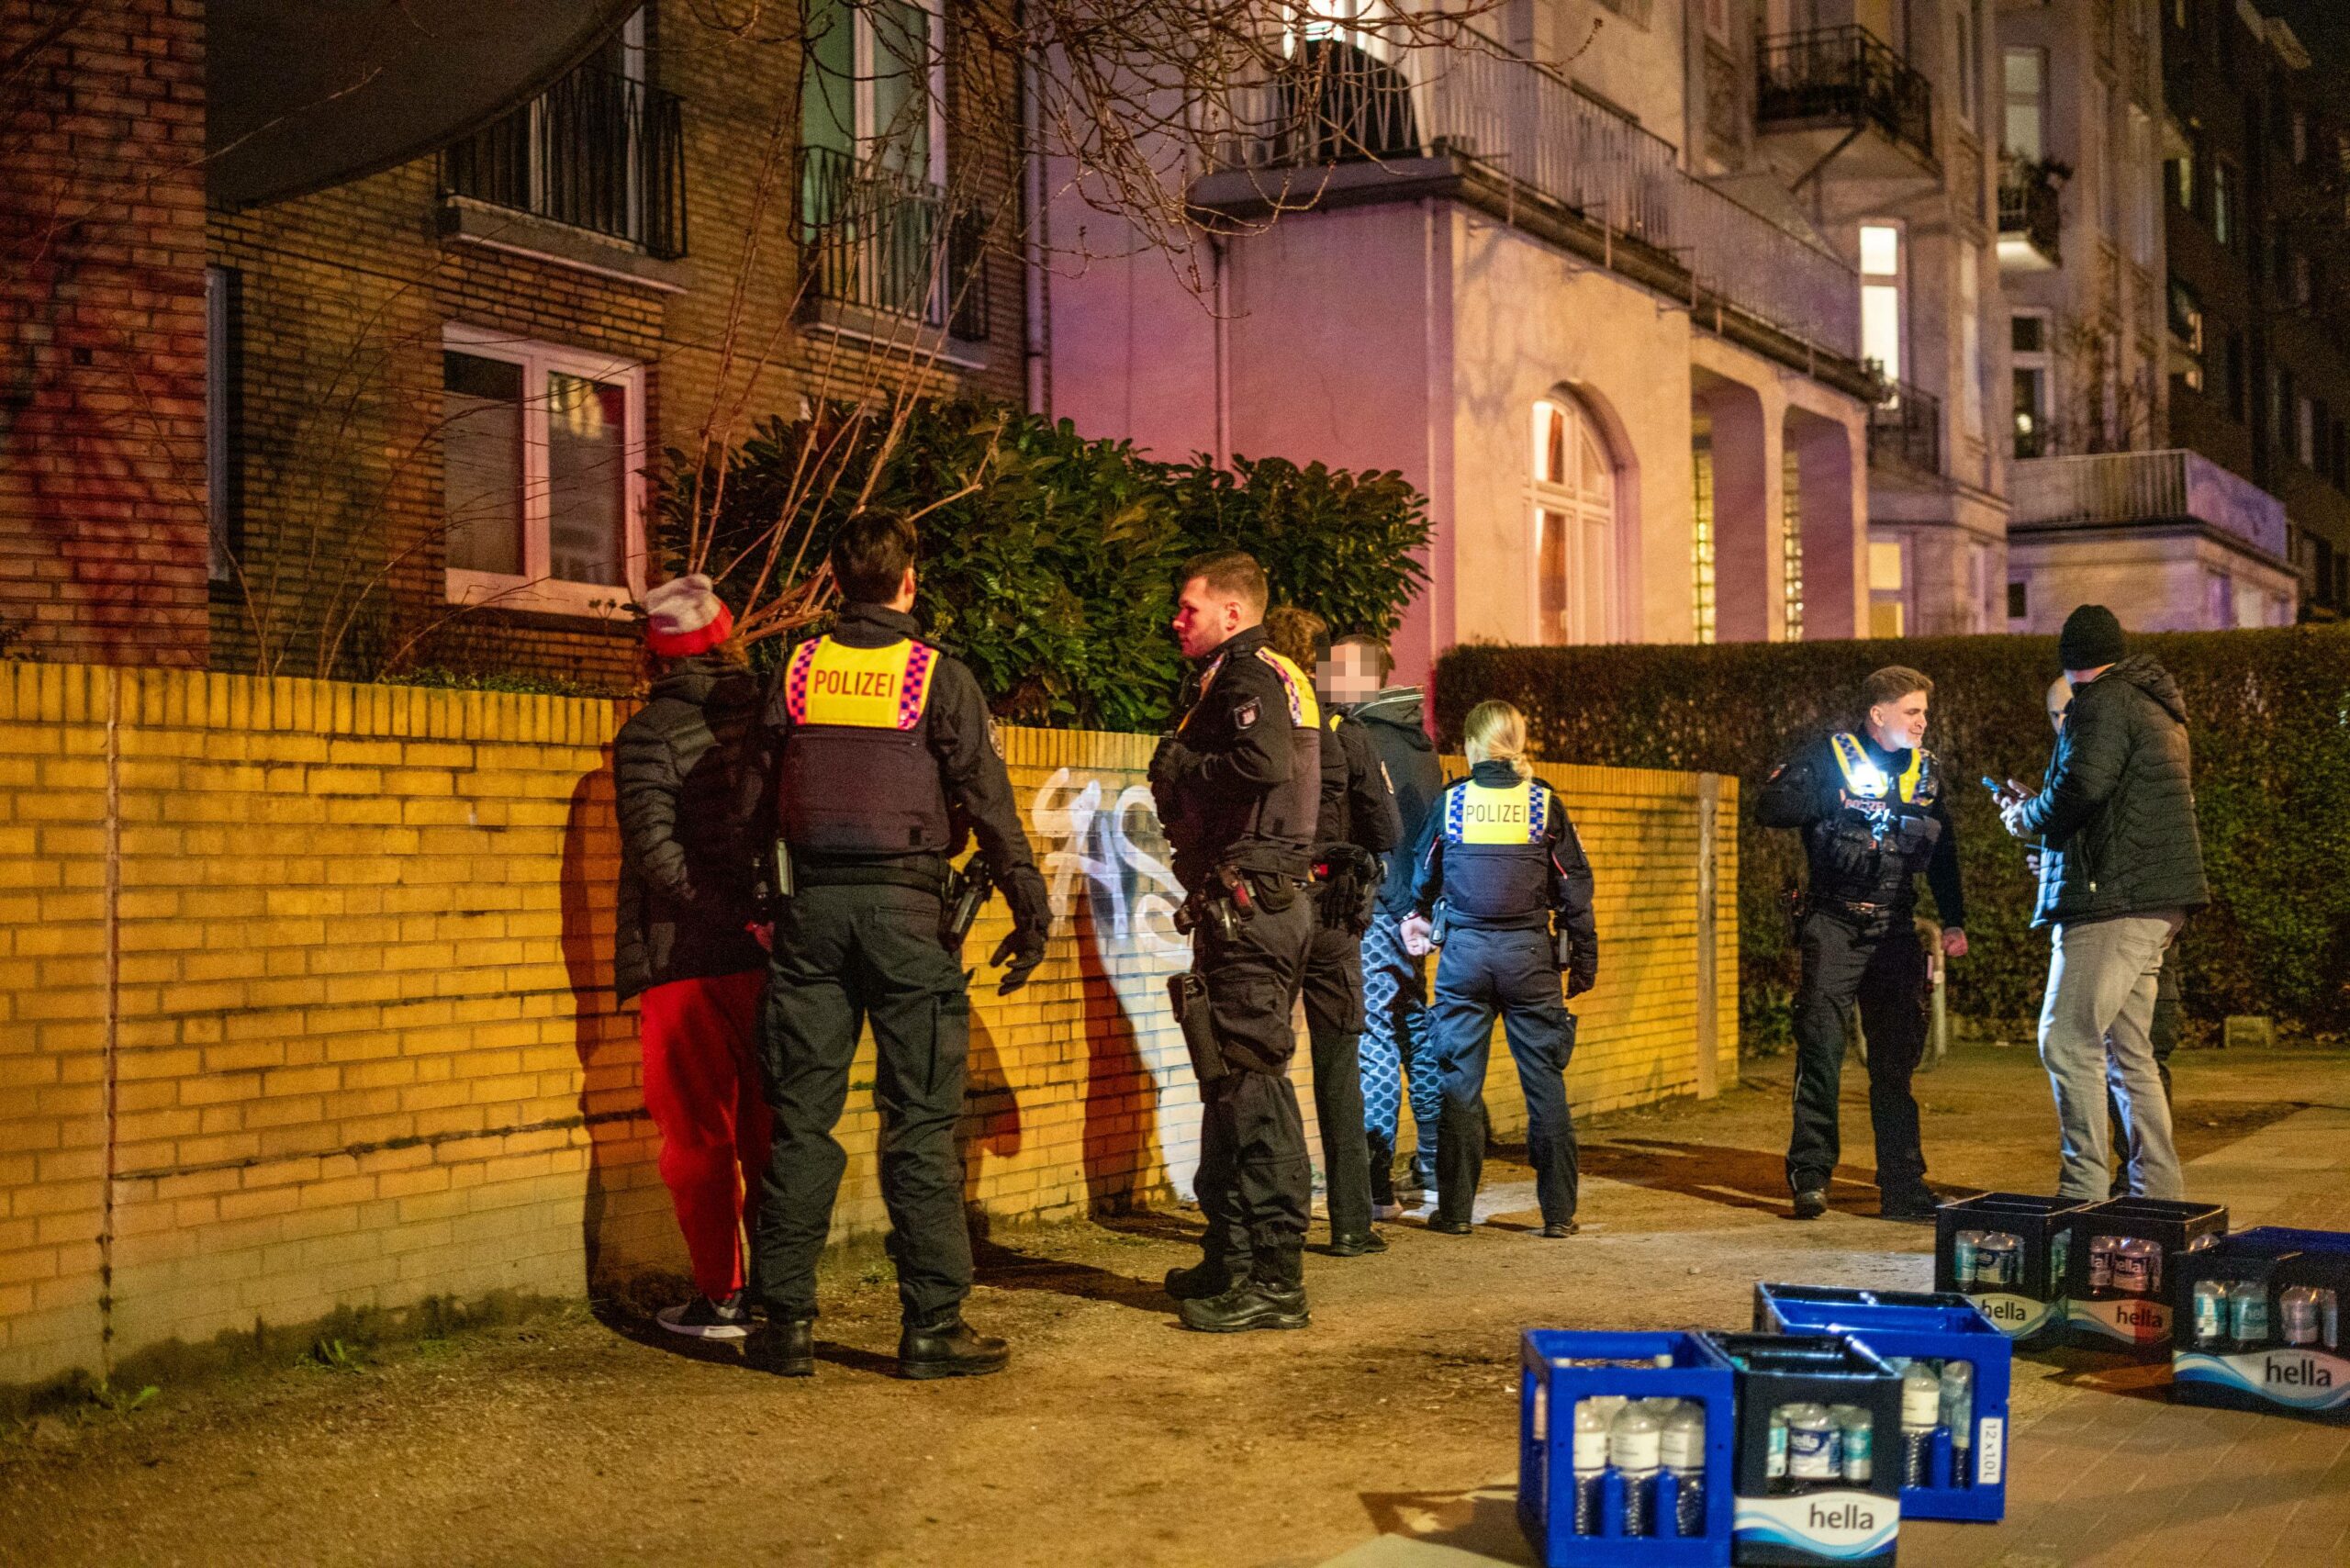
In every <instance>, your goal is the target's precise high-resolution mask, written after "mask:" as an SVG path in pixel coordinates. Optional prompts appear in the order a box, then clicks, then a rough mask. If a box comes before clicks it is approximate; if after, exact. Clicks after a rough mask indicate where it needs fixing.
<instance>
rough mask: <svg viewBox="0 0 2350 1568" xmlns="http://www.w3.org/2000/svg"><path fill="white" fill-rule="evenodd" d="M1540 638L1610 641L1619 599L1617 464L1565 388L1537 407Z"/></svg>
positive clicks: (1535, 509)
mask: <svg viewBox="0 0 2350 1568" xmlns="http://www.w3.org/2000/svg"><path fill="white" fill-rule="evenodd" d="M1533 424H1534V428H1533V437H1534V440H1533V452H1532V454H1531V456H1532V467H1533V484H1532V486H1531V489H1532V492H1533V501H1534V506H1533V512H1534V559H1535V610H1536V622H1537V623H1536V626H1535V638H1536V641H1538V642H1543V643H1606V642H1612V641H1615V640H1616V639H1617V636H1618V635H1619V634H1620V633H1619V630H1618V628H1617V618H1616V610H1615V599H1616V465H1615V461H1614V458H1613V456H1612V455H1611V454H1610V453H1609V450H1608V447H1607V441H1606V436H1605V435H1603V434H1602V433H1601V432H1600V431H1599V430H1598V428H1597V427H1596V425H1595V424H1594V422H1593V420H1592V418H1591V414H1590V411H1589V410H1588V409H1585V408H1583V405H1582V404H1581V403H1580V402H1578V401H1577V400H1575V399H1574V398H1572V397H1569V396H1567V395H1566V394H1563V393H1561V394H1557V395H1554V396H1552V397H1550V398H1543V399H1541V400H1540V401H1539V402H1537V403H1536V404H1535V405H1534V421H1533Z"/></svg>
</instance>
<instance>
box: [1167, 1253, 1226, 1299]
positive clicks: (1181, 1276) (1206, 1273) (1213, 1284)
mask: <svg viewBox="0 0 2350 1568" xmlns="http://www.w3.org/2000/svg"><path fill="white" fill-rule="evenodd" d="M1231 1288H1232V1271H1231V1270H1229V1269H1227V1268H1225V1266H1224V1265H1223V1264H1221V1263H1204V1262H1203V1263H1194V1264H1192V1266H1191V1267H1190V1268H1188V1269H1169V1270H1168V1271H1167V1294H1169V1295H1171V1296H1173V1297H1174V1298H1175V1299H1176V1300H1177V1301H1203V1300H1205V1299H1206V1298H1207V1297H1209V1296H1212V1295H1222V1294H1224V1293H1225V1292H1226V1291H1228V1290H1230V1289H1231Z"/></svg>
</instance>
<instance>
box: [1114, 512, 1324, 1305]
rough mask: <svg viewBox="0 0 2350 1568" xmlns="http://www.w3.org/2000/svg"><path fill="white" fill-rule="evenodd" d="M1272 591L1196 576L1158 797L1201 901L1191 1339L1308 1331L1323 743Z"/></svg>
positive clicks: (1221, 576) (1183, 1291) (1184, 1008)
mask: <svg viewBox="0 0 2350 1568" xmlns="http://www.w3.org/2000/svg"><path fill="white" fill-rule="evenodd" d="M1265 597H1266V588H1265V574H1264V571H1263V569H1262V568H1261V567H1259V566H1258V565H1257V563H1256V561H1255V559H1254V558H1253V557H1251V556H1249V555H1248V554H1244V553H1242V552H1240V551H1237V550H1230V551H1218V552H1214V553H1212V554H1205V555H1201V556H1198V557H1195V558H1194V559H1193V560H1192V561H1190V562H1188V563H1187V564H1186V565H1185V566H1184V568H1183V586H1182V591H1181V595H1180V598H1179V600H1178V603H1177V606H1176V610H1175V622H1174V625H1175V637H1176V641H1177V642H1178V643H1179V644H1181V647H1182V650H1183V653H1184V655H1185V656H1186V657H1188V658H1191V659H1192V660H1195V661H1197V663H1198V666H1199V667H1198V670H1197V672H1196V674H1195V675H1194V676H1193V677H1192V681H1191V682H1190V683H1189V687H1188V689H1187V692H1186V695H1187V696H1188V697H1190V698H1191V701H1190V703H1189V705H1188V706H1187V708H1186V710H1185V711H1184V713H1183V716H1182V718H1181V721H1179V722H1178V723H1177V725H1176V728H1175V733H1174V734H1170V735H1169V736H1168V737H1167V738H1166V739H1165V740H1163V741H1161V742H1160V743H1159V746H1158V752H1157V753H1156V755H1154V756H1152V758H1151V763H1150V783H1151V793H1152V796H1153V798H1154V799H1155V800H1156V801H1157V802H1158V815H1159V821H1160V822H1161V823H1163V824H1164V825H1165V827H1166V830H1167V841H1168V844H1169V846H1171V847H1172V848H1173V850H1174V852H1175V857H1174V858H1175V868H1174V869H1175V876H1176V879H1177V880H1179V881H1180V882H1181V883H1182V885H1183V890H1184V892H1185V893H1186V895H1187V897H1186V899H1185V901H1184V905H1183V914H1182V919H1181V924H1183V925H1184V926H1185V927H1186V928H1187V929H1189V930H1190V931H1191V933H1192V973H1191V974H1190V975H1189V976H1183V977H1179V978H1178V980H1177V986H1176V991H1177V997H1178V1003H1177V1005H1178V1018H1179V1020H1180V1021H1181V1024H1182V1025H1183V1034H1184V1043H1185V1045H1186V1046H1187V1047H1190V1049H1191V1051H1192V1065H1193V1069H1194V1070H1195V1071H1196V1072H1197V1073H1198V1075H1199V1079H1200V1100H1201V1127H1200V1169H1199V1175H1198V1178H1197V1183H1196V1184H1197V1189H1198V1193H1199V1199H1200V1206H1201V1208H1202V1209H1203V1210H1204V1211H1205V1213H1206V1215H1207V1216H1208V1222H1209V1224H1208V1235H1207V1238H1206V1242H1205V1251H1204V1254H1203V1258H1202V1260H1201V1262H1200V1265H1199V1266H1198V1267H1197V1268H1195V1269H1189V1270H1177V1271H1174V1272H1172V1273H1170V1274H1169V1276H1168V1281H1167V1287H1168V1291H1169V1294H1172V1295H1175V1296H1176V1297H1177V1298H1178V1299H1179V1300H1180V1301H1181V1304H1182V1305H1181V1313H1182V1319H1183V1323H1184V1326H1185V1327H1190V1328H1197V1329H1203V1330H1207V1331H1212V1332H1233V1331H1237V1330H1240V1329H1249V1328H1303V1327H1305V1325H1306V1322H1307V1314H1306V1305H1305V1278H1304V1259H1303V1256H1302V1255H1303V1252H1304V1244H1305V1228H1306V1219H1307V1213H1308V1207H1309V1205H1310V1204H1311V1203H1312V1201H1313V1170H1312V1167H1311V1166H1310V1165H1309V1164H1308V1162H1307V1159H1306V1153H1305V1127H1304V1121H1303V1119H1302V1118H1301V1117H1300V1116H1299V1114H1298V1108H1297V1092H1296V1091H1295V1090H1294V1089H1292V1087H1291V1086H1290V1081H1289V1060H1290V1057H1291V1056H1292V1054H1293V1053H1294V1052H1295V1050H1296V1048H1297V1042H1296V1039H1295V1036H1292V1034H1291V1032H1290V1011H1291V1009H1292V1007H1294V1006H1295V1005H1296V1002H1297V996H1298V987H1299V984H1300V980H1301V977H1302V976H1303V974H1304V968H1305V957H1306V951H1307V949H1308V947H1309V946H1311V945H1312V943H1313V940H1314V924H1315V904H1314V901H1313V899H1312V898H1311V897H1310V896H1309V893H1310V890H1311V887H1312V871H1313V859H1312V855H1311V851H1312V849H1313V846H1314V822H1315V810H1316V806H1317V803H1318V796H1319V793H1320V788H1321V729H1320V724H1319V722H1318V706H1317V704H1316V703H1315V698H1314V688H1313V683H1312V681H1311V680H1310V679H1309V678H1307V676H1306V675H1305V672H1304V671H1303V670H1301V669H1299V668H1298V667H1297V666H1295V665H1293V664H1292V663H1291V662H1290V661H1289V660H1287V659H1284V658H1282V657H1281V655H1279V654H1276V653H1274V652H1273V651H1272V650H1271V649H1270V648H1269V647H1267V646H1266V645H1265V630H1264V626H1263V624H1262V622H1263V621H1264V615H1265Z"/></svg>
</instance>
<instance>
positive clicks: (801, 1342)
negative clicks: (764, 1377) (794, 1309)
mask: <svg viewBox="0 0 2350 1568" xmlns="http://www.w3.org/2000/svg"><path fill="white" fill-rule="evenodd" d="M743 1361H744V1365H746V1366H749V1367H752V1368H755V1369H756V1370H757V1371H759V1372H773V1373H774V1374H775V1375H776V1376H778V1377H814V1376H815V1375H816V1320H815V1319H814V1318H812V1317H770V1318H768V1319H767V1321H766V1322H765V1323H761V1324H758V1325H755V1327H753V1328H752V1329H751V1337H750V1338H748V1339H745V1340H744V1342H743Z"/></svg>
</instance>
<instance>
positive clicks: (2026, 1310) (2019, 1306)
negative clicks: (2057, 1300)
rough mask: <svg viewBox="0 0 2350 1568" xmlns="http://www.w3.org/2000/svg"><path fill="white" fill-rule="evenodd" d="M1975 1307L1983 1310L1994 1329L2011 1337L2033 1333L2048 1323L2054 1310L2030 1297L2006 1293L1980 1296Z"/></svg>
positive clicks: (1998, 1292)
mask: <svg viewBox="0 0 2350 1568" xmlns="http://www.w3.org/2000/svg"><path fill="white" fill-rule="evenodd" d="M1975 1305H1976V1306H1978V1307H1980V1308H1982V1309H1983V1316H1986V1317H1987V1318H1989V1319H1990V1320H1991V1322H1992V1324H1993V1326H1994V1327H1997V1328H1999V1329H2000V1330H2002V1331H2003V1332H2005V1333H2007V1334H2009V1335H2016V1334H2030V1333H2031V1332H2033V1331H2034V1330H2035V1329H2037V1328H2039V1327H2040V1326H2041V1325H2042V1324H2043V1323H2046V1322H2047V1321H2048V1318H2049V1315H2050V1313H2051V1312H2052V1311H2053V1308H2051V1307H2050V1306H2049V1305H2048V1304H2047V1303H2046V1302H2044V1301H2034V1300H2032V1299H2031V1297H2030V1296H2028V1295H2009V1294H2007V1293H2005V1292H2004V1291H1993V1292H1989V1293H1987V1294H1983V1295H1978V1296H1976V1297H1975Z"/></svg>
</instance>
